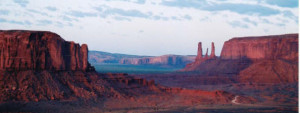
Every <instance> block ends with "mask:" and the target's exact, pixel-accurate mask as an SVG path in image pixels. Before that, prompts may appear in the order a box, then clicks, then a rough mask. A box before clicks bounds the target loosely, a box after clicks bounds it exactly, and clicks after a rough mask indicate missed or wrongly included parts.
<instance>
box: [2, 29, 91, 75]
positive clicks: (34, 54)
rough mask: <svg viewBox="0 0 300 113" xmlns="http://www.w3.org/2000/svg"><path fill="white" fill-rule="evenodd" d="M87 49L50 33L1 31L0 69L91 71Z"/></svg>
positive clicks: (83, 45)
mask: <svg viewBox="0 0 300 113" xmlns="http://www.w3.org/2000/svg"><path fill="white" fill-rule="evenodd" d="M91 68H92V67H90V65H89V63H88V47H87V45H86V44H82V45H81V46H80V45H79V44H77V43H74V42H73V41H71V42H68V41H65V40H64V39H62V38H61V37H60V36H59V35H57V34H55V33H52V32H47V31H22V30H9V31H0V70H14V71H15V70H82V71H86V70H89V69H91Z"/></svg>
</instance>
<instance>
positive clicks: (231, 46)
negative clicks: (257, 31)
mask: <svg viewBox="0 0 300 113" xmlns="http://www.w3.org/2000/svg"><path fill="white" fill-rule="evenodd" d="M242 58H249V59H285V60H292V61H297V59H298V34H287V35H276V36H262V37H243V38H233V39H231V40H229V41H226V42H225V43H224V47H223V49H222V53H221V59H242Z"/></svg>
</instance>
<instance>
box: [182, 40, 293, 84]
mask: <svg viewBox="0 0 300 113" xmlns="http://www.w3.org/2000/svg"><path fill="white" fill-rule="evenodd" d="M182 71H191V72H197V73H199V74H202V75H224V76H229V75H237V76H238V77H235V78H237V79H238V80H237V81H240V82H260V83H264V82H270V83H286V82H297V81H298V34H285V35H272V36H259V37H239V38H233V39H230V40H229V41H226V42H225V43H224V46H223V48H222V52H221V56H220V57H219V58H217V57H216V56H215V54H214V44H213V43H212V54H211V55H210V57H208V56H207V53H206V55H205V57H203V56H202V47H201V42H199V44H198V55H197V57H196V60H195V62H193V63H191V64H188V65H187V66H186V67H185V68H184V69H183V70H182Z"/></svg>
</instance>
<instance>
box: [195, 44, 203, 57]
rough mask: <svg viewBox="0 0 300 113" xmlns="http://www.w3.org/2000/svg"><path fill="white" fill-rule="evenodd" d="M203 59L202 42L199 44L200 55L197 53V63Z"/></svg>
mask: <svg viewBox="0 0 300 113" xmlns="http://www.w3.org/2000/svg"><path fill="white" fill-rule="evenodd" d="M200 59H202V44H201V42H199V43H198V53H197V58H196V61H198V60H200Z"/></svg>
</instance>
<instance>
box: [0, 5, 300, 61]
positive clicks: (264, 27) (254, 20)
mask: <svg viewBox="0 0 300 113" xmlns="http://www.w3.org/2000/svg"><path fill="white" fill-rule="evenodd" d="M21 1H22V0H21ZM161 1H162V0H157V1H145V2H143V1H139V0H125V1H124V0H118V1H94V0H84V1H82V0H65V1H60V0H54V1H44V0H30V1H28V2H22V3H21V2H20V3H15V2H14V1H7V0H0V2H1V4H2V5H1V8H0V15H1V17H0V29H28V30H50V31H53V32H56V33H58V34H59V35H61V36H62V37H63V38H65V39H66V40H73V41H76V42H79V43H87V44H88V45H89V49H91V50H102V51H108V52H115V53H127V54H140V55H162V54H196V49H197V43H198V42H199V41H202V42H203V46H204V48H205V47H210V43H211V42H212V41H214V42H215V45H216V50H217V51H216V52H217V55H218V54H220V51H221V48H222V45H223V42H224V41H226V40H228V39H230V38H232V37H240V36H251V35H255V36H257V35H273V34H285V33H296V32H298V23H297V21H298V7H296V8H295V7H291V8H290V7H280V5H273V4H268V3H267V2H264V1H262V2H259V1H258V0H245V1H240V0H209V1H207V4H209V5H214V4H246V5H244V6H245V8H246V7H247V6H253V7H256V6H258V7H266V8H270V9H272V10H273V9H274V10H278V11H279V12H278V13H274V14H271V15H260V14H263V13H268V12H263V11H261V12H260V10H246V11H238V10H232V9H228V8H227V9H226V7H223V9H216V8H214V9H211V10H207V9H206V10H203V9H201V8H200V9H199V8H197V6H194V5H192V8H183V7H173V6H172V7H171V6H165V5H162V4H161ZM164 1H165V0H164ZM185 1H186V2H188V0H185ZM201 3H202V2H201ZM247 4H248V5H247ZM189 5H191V4H189V3H186V4H185V7H188V6H189ZM212 10H213V11H212ZM253 11H256V12H258V14H255V13H254V14H251V13H249V14H248V13H244V12H253ZM104 14H105V17H103V15H104ZM246 26H247V27H246Z"/></svg>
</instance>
